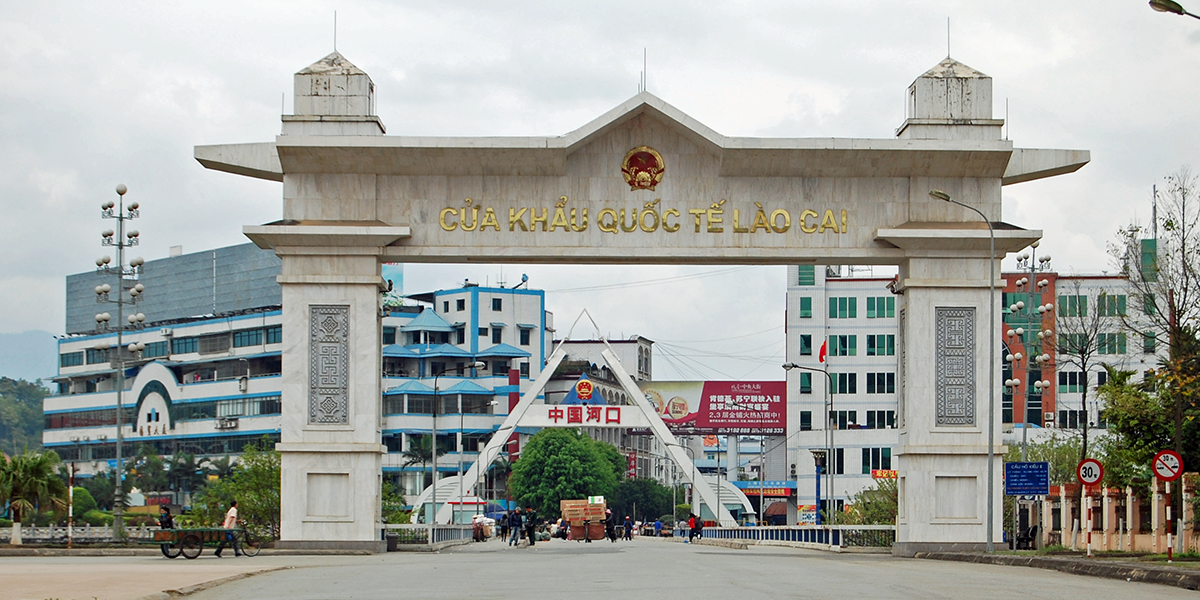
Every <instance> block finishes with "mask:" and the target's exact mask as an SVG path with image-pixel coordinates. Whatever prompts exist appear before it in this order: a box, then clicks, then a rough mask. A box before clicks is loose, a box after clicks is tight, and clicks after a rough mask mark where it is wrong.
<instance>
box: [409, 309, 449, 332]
mask: <svg viewBox="0 0 1200 600" xmlns="http://www.w3.org/2000/svg"><path fill="white" fill-rule="evenodd" d="M400 331H446V332H450V331H454V326H453V325H451V324H449V323H447V322H446V320H445V319H443V318H441V317H439V316H438V314H437V313H435V312H433V311H432V310H430V309H428V308H426V309H425V310H423V311H421V314H419V315H417V318H415V319H413V320H411V321H409V322H408V324H407V325H402V326H400Z"/></svg>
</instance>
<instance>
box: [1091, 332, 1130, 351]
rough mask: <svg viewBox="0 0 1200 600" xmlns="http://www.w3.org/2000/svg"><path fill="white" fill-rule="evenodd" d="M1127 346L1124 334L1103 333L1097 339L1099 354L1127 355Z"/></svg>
mask: <svg viewBox="0 0 1200 600" xmlns="http://www.w3.org/2000/svg"><path fill="white" fill-rule="evenodd" d="M1126 345H1127V340H1126V337H1125V334H1124V333H1102V334H1100V335H1099V336H1097V337H1096V353H1097V354H1125V351H1126Z"/></svg>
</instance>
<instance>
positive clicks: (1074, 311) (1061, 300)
mask: <svg viewBox="0 0 1200 600" xmlns="http://www.w3.org/2000/svg"><path fill="white" fill-rule="evenodd" d="M1058 316H1060V317H1086V316H1087V296H1078V295H1068V294H1063V295H1061V296H1059V297H1058Z"/></svg>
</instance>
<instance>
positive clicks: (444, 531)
mask: <svg viewBox="0 0 1200 600" xmlns="http://www.w3.org/2000/svg"><path fill="white" fill-rule="evenodd" d="M383 528H384V532H385V534H387V533H393V534H396V536H397V538H398V539H397V543H399V544H417V545H434V544H441V543H443V542H453V541H456V540H469V539H472V533H473V529H472V528H471V526H470V525H434V526H433V539H432V540H431V539H429V536H430V528H429V526H428V525H411V524H404V525H384V526H383Z"/></svg>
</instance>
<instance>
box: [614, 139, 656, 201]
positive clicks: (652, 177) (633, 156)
mask: <svg viewBox="0 0 1200 600" xmlns="http://www.w3.org/2000/svg"><path fill="white" fill-rule="evenodd" d="M665 170H666V165H664V164H663V158H662V155H661V154H659V153H658V151H657V150H655V149H654V148H651V147H649V146H638V147H637V148H634V149H633V150H630V151H629V152H627V153H626V154H625V160H624V161H622V162H621V174H622V175H624V176H625V183H628V184H629V189H631V190H650V191H654V186H656V185H658V184H659V183H661V182H662V177H663V171H665Z"/></svg>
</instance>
